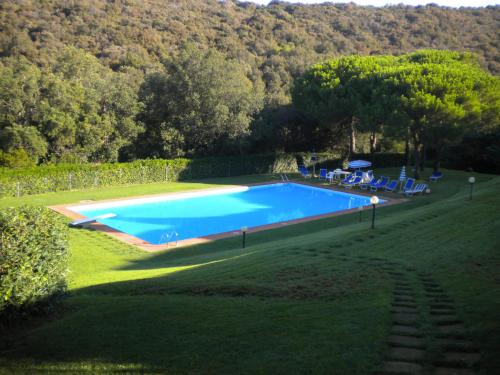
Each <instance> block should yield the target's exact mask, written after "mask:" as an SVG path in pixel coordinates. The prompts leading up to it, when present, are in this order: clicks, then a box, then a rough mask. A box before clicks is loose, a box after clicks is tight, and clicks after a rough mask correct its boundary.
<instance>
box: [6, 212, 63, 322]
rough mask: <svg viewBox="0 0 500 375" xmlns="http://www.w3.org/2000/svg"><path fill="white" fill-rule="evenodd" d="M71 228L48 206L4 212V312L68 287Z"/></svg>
mask: <svg viewBox="0 0 500 375" xmlns="http://www.w3.org/2000/svg"><path fill="white" fill-rule="evenodd" d="M67 269H68V243H67V227H66V225H65V223H64V221H63V220H62V219H61V218H60V217H58V215H57V214H55V213H54V212H52V211H50V210H49V209H47V208H44V207H28V206H25V207H20V208H9V209H6V210H2V211H0V315H2V314H4V313H6V312H7V311H21V310H22V311H25V310H28V309H29V308H30V307H34V306H37V305H38V303H39V302H40V301H42V300H45V299H48V298H49V297H50V296H52V295H54V294H56V293H59V292H62V291H63V290H64V289H65V285H66V284H65V277H66V273H67Z"/></svg>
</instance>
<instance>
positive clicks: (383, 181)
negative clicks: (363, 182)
mask: <svg viewBox="0 0 500 375" xmlns="http://www.w3.org/2000/svg"><path fill="white" fill-rule="evenodd" d="M388 183H389V177H385V176H382V177H380V181H379V182H377V183H376V184H375V185H371V186H370V190H371V191H377V190H378V189H382V188H385V187H386V185H387V184H388Z"/></svg>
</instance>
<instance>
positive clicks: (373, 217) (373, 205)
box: [370, 195, 379, 229]
mask: <svg viewBox="0 0 500 375" xmlns="http://www.w3.org/2000/svg"><path fill="white" fill-rule="evenodd" d="M378 202H379V199H378V197H377V196H376V195H374V196H372V197H371V198H370V203H371V204H372V207H373V210H372V229H375V206H376V205H377V204H378Z"/></svg>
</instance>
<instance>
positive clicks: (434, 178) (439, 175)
mask: <svg viewBox="0 0 500 375" xmlns="http://www.w3.org/2000/svg"><path fill="white" fill-rule="evenodd" d="M442 177H443V172H441V171H437V172H433V173H432V174H431V176H430V177H429V181H432V182H436V181H438V180H439V179H441V178H442Z"/></svg>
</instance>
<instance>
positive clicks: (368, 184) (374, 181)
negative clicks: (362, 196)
mask: <svg viewBox="0 0 500 375" xmlns="http://www.w3.org/2000/svg"><path fill="white" fill-rule="evenodd" d="M377 181H378V179H376V178H375V177H372V178H371V179H370V181H367V182H363V183H362V184H359V187H360V188H361V189H364V190H366V189H368V188H369V187H370V186H371V185H375V184H376V183H377Z"/></svg>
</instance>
